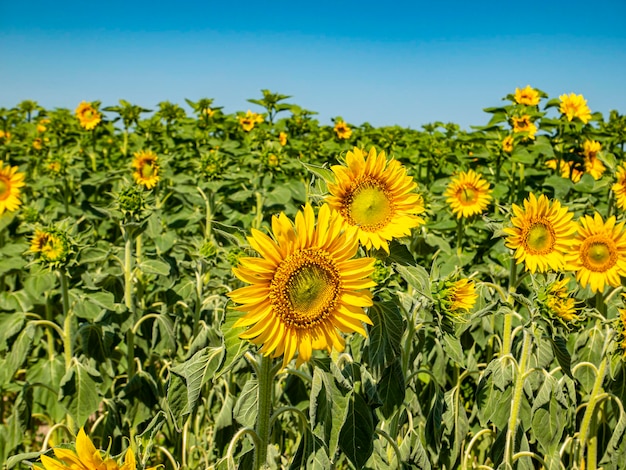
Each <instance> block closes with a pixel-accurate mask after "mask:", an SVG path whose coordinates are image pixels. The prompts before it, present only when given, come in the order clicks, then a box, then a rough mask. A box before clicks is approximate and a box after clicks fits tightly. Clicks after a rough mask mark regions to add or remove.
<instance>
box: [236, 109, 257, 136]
mask: <svg viewBox="0 0 626 470" xmlns="http://www.w3.org/2000/svg"><path fill="white" fill-rule="evenodd" d="M237 119H239V125H241V128H242V129H243V130H244V131H246V132H250V131H251V130H252V129H254V126H255V125H257V124H259V123H261V122H263V116H261V115H260V114H257V113H253V112H252V111H250V110H248V111H247V112H246V114H245V116H239V117H238V118H237Z"/></svg>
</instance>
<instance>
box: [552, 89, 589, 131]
mask: <svg viewBox="0 0 626 470" xmlns="http://www.w3.org/2000/svg"><path fill="white" fill-rule="evenodd" d="M559 99H560V100H561V104H560V106H559V111H560V112H561V114H562V115H564V116H565V117H566V118H567V120H568V121H573V120H574V119H576V118H578V119H580V120H581V121H582V122H583V123H585V124H587V123H588V122H589V121H590V120H591V110H590V109H589V106H587V100H586V99H585V98H584V97H583V95H577V94H575V93H570V94H569V95H568V94H564V95H561V96H559Z"/></svg>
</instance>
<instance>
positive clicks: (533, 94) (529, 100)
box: [515, 85, 539, 106]
mask: <svg viewBox="0 0 626 470" xmlns="http://www.w3.org/2000/svg"><path fill="white" fill-rule="evenodd" d="M515 102H516V103H517V104H525V105H527V106H537V105H538V104H539V92H538V91H537V90H535V89H534V88H532V87H531V86H530V85H526V88H522V89H519V88H516V89H515Z"/></svg>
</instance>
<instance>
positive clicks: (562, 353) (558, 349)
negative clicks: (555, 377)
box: [550, 336, 574, 378]
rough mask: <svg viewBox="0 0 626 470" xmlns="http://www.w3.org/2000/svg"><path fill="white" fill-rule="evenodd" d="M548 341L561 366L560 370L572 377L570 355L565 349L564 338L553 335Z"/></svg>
mask: <svg viewBox="0 0 626 470" xmlns="http://www.w3.org/2000/svg"><path fill="white" fill-rule="evenodd" d="M550 340H551V341H550V342H551V344H552V351H553V352H554V356H555V357H556V360H557V361H558V363H559V365H560V366H561V370H562V371H563V373H564V374H565V375H567V376H568V377H570V378H574V377H573V376H572V369H571V363H572V356H570V353H569V351H568V350H567V343H566V342H565V338H563V337H562V336H555V337H553V338H550Z"/></svg>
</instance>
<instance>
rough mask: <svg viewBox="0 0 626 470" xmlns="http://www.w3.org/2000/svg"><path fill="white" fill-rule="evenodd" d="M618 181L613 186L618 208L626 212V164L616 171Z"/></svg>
mask: <svg viewBox="0 0 626 470" xmlns="http://www.w3.org/2000/svg"><path fill="white" fill-rule="evenodd" d="M615 177H616V179H617V181H616V182H615V183H614V184H613V186H611V190H612V191H613V194H614V195H615V202H616V204H617V207H619V208H620V209H621V210H626V164H623V163H622V164H621V165H619V166H618V167H617V170H616V171H615Z"/></svg>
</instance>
